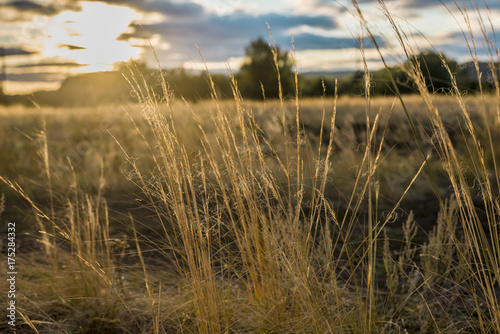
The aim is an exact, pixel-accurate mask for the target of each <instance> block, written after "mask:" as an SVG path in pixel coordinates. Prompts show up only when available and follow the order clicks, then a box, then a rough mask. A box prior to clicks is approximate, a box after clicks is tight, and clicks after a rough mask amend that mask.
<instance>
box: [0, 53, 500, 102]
mask: <svg viewBox="0 0 500 334" xmlns="http://www.w3.org/2000/svg"><path fill="white" fill-rule="evenodd" d="M419 57H421V61H422V63H425V64H426V67H427V68H428V70H429V71H428V72H429V73H430V74H426V76H425V80H426V83H427V84H428V86H429V89H430V90H434V91H436V92H446V91H448V90H449V89H450V87H451V83H450V80H449V75H448V73H447V71H446V70H445V69H444V68H443V66H442V64H441V60H440V58H439V56H437V55H436V54H432V53H422V54H420V55H419ZM448 64H449V66H450V68H451V70H452V71H453V72H454V73H455V75H456V77H457V81H458V83H459V87H460V89H463V90H466V91H469V92H474V91H477V90H478V88H479V85H478V82H477V76H476V69H475V66H474V64H473V63H472V62H469V63H464V64H457V63H456V62H455V61H453V60H448ZM421 66H424V65H421ZM132 68H134V71H135V72H136V74H135V75H136V77H143V78H144V79H141V82H143V80H145V81H146V85H147V86H148V87H149V89H151V90H152V91H153V92H154V93H155V96H156V97H157V98H160V97H161V96H163V92H162V87H161V84H160V82H161V80H160V71H158V70H151V69H148V68H147V67H146V66H145V65H133V66H132ZM390 71H391V73H392V75H393V77H394V78H395V80H396V81H397V82H398V87H399V89H400V91H401V93H403V94H411V93H415V92H417V90H416V89H415V87H413V86H412V84H411V83H410V82H409V81H408V79H407V78H406V74H404V72H403V71H402V70H401V68H400V67H392V68H391V69H390ZM479 71H480V72H481V73H482V76H481V81H482V84H483V89H485V90H486V91H487V90H488V89H491V88H492V87H493V82H492V71H491V68H490V66H489V65H488V64H487V63H485V62H481V63H479ZM423 72H424V73H427V71H426V70H423ZM162 73H163V75H164V77H165V80H166V81H167V82H168V85H169V89H170V91H171V93H173V94H174V95H175V96H177V97H180V96H182V97H184V98H186V99H188V100H195V101H196V100H200V99H207V98H210V97H211V89H210V85H209V84H208V81H209V79H208V75H207V73H204V72H202V73H198V74H196V73H192V72H188V71H186V70H184V69H182V68H178V69H172V70H163V71H162ZM498 74H500V73H498V72H497V75H498ZM124 75H125V76H127V77H130V75H131V74H130V70H129V68H128V67H127V66H126V65H124V66H122V68H120V69H119V70H117V71H109V72H98V73H88V74H80V75H76V76H72V77H69V78H67V79H66V80H65V81H64V82H63V83H62V84H61V87H60V88H59V89H58V90H56V91H39V92H35V93H33V94H30V95H5V94H3V93H2V92H1V91H0V104H27V105H31V104H33V102H34V103H37V104H39V105H51V106H92V105H98V104H106V103H123V102H127V101H133V100H134V99H135V97H134V96H133V95H132V94H131V91H132V88H131V87H130V86H129V84H128V82H127V81H126V80H125V78H124ZM211 77H212V79H213V81H214V83H215V86H216V89H217V90H218V96H219V97H220V98H232V90H231V85H230V80H229V78H228V76H227V75H224V74H212V75H211ZM363 77H364V75H363V72H360V71H356V72H352V71H326V72H303V73H301V74H300V78H299V94H300V96H301V97H314V96H321V95H322V94H323V83H324V85H325V88H326V95H328V96H331V95H333V93H334V91H335V79H336V78H337V79H339V86H338V89H339V94H349V95H359V94H360V93H362V92H363V90H364V78H363ZM372 80H373V81H374V82H375V84H374V85H373V86H372V89H373V92H372V94H373V95H392V94H394V92H393V88H392V84H391V83H390V79H389V76H388V74H387V71H386V70H385V69H381V70H378V71H375V72H373V73H372ZM240 87H243V85H241V82H240Z"/></svg>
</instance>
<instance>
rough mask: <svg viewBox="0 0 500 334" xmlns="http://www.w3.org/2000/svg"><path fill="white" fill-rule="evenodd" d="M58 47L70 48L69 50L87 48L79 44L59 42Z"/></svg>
mask: <svg viewBox="0 0 500 334" xmlns="http://www.w3.org/2000/svg"><path fill="white" fill-rule="evenodd" d="M57 46H58V47H60V48H61V49H68V50H85V49H86V48H84V47H83V46H78V45H71V44H61V43H60V44H58V45H57Z"/></svg>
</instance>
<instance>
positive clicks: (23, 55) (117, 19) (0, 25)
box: [0, 0, 500, 94]
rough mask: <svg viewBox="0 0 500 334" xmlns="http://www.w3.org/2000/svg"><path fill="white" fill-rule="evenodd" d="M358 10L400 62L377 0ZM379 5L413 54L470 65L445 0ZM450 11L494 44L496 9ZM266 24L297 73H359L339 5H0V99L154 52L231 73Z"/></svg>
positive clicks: (376, 62)
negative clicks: (431, 53)
mask: <svg viewBox="0 0 500 334" xmlns="http://www.w3.org/2000/svg"><path fill="white" fill-rule="evenodd" d="M358 2H359V4H360V7H361V9H362V11H363V13H364V15H365V18H366V19H367V21H368V22H369V27H370V30H371V31H372V33H373V34H374V35H375V36H376V39H377V41H378V42H379V44H380V46H381V47H382V48H383V52H384V53H385V54H387V56H388V59H389V61H390V62H391V63H393V64H396V63H398V62H400V61H401V59H402V58H401V56H402V54H403V50H402V49H401V48H400V47H399V45H398V43H397V40H396V39H395V38H394V34H393V33H392V30H391V28H390V26H389V24H388V22H387V19H385V17H384V15H383V13H382V11H381V9H380V6H379V4H378V3H377V1H376V0H359V1H358ZM385 3H386V5H387V7H388V9H389V10H390V11H391V12H392V13H393V15H394V18H395V20H396V23H397V24H398V25H400V26H401V27H402V28H403V29H404V30H405V31H406V32H407V33H408V36H409V38H410V39H411V40H412V43H415V45H417V46H418V48H420V49H421V50H425V49H430V48H431V47H432V48H435V49H436V50H438V51H439V52H443V53H444V54H445V55H446V56H448V57H451V58H454V59H457V60H458V61H460V62H466V61H468V60H469V59H470V56H469V51H468V49H467V46H466V44H465V42H464V37H463V35H462V30H463V29H467V27H466V25H465V23H464V19H463V18H462V14H461V13H460V10H459V8H457V5H456V3H454V1H453V0H441V1H440V0H386V1H385ZM457 3H458V5H459V6H466V7H467V8H469V9H470V8H472V9H473V10H470V11H469V12H468V13H469V15H470V22H471V23H470V24H471V29H472V30H473V31H474V33H475V35H476V36H480V35H482V33H481V25H480V24H479V23H478V19H477V11H479V12H481V15H482V19H483V22H484V25H485V26H486V27H487V29H488V30H487V31H486V34H487V35H488V36H489V37H490V38H491V39H493V40H495V39H496V41H498V42H500V31H499V32H498V36H497V35H496V34H494V33H493V32H492V29H491V28H492V27H493V30H495V29H496V30H498V29H499V28H500V1H498V0H494V1H493V0H490V1H488V2H485V1H484V0H475V1H473V0H467V1H464V0H458V1H457ZM267 24H269V26H270V29H271V33H272V36H273V37H272V38H273V39H274V41H275V43H276V44H277V45H278V46H279V47H280V48H281V49H282V50H285V51H289V50H291V49H292V42H291V41H292V36H293V40H294V43H293V46H294V48H295V59H296V64H297V69H298V71H299V73H305V72H323V73H324V72H340V71H345V70H356V69H361V68H362V67H363V62H362V57H361V52H360V51H359V48H358V44H359V40H360V37H362V35H361V33H362V30H361V28H360V24H359V21H358V20H357V19H356V17H355V15H353V6H352V4H351V3H350V1H348V0H182V1H181V0H107V1H106V0H93V1H79V0H0V57H1V59H0V62H1V63H2V67H3V68H5V69H6V81H5V78H2V80H3V81H4V82H3V90H4V92H5V93H7V94H18V93H23V94H25V93H29V92H32V91H36V90H55V89H57V88H58V87H59V86H60V84H61V82H62V81H63V80H64V79H65V78H67V77H68V76H71V75H77V74H79V73H89V72H98V71H108V70H112V69H113V68H114V66H115V67H116V64H117V63H119V62H123V61H129V60H130V59H133V60H136V61H140V62H146V63H147V64H148V65H149V66H151V67H157V66H158V65H157V60H156V59H155V56H154V53H156V55H157V58H158V61H159V63H160V65H161V67H163V68H174V67H179V66H182V67H184V68H186V69H190V70H202V69H204V68H205V65H204V63H203V60H202V57H203V59H204V60H205V63H206V65H207V66H208V68H209V69H210V70H211V71H214V72H220V71H226V66H228V65H229V66H230V67H231V69H232V70H233V71H234V72H237V70H238V68H239V66H241V64H242V63H243V62H244V61H245V60H246V58H245V47H246V46H247V45H248V44H249V43H250V41H251V40H254V39H256V38H259V37H260V38H263V39H264V40H266V41H268V42H271V37H270V34H269V30H268V27H267ZM364 37H366V35H365V36H364ZM364 41H365V43H364V47H365V57H366V60H367V64H368V66H369V68H370V69H373V70H376V69H378V68H380V66H381V63H380V59H379V57H378V56H377V52H376V50H375V48H374V45H373V44H372V43H370V42H369V41H368V40H366V39H365V40H364ZM499 45H500V43H499ZM478 47H479V48H480V47H481V43H480V42H479V43H478ZM198 49H199V50H198ZM153 50H154V52H153ZM200 52H201V54H202V56H200Z"/></svg>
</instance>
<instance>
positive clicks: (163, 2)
mask: <svg viewBox="0 0 500 334" xmlns="http://www.w3.org/2000/svg"><path fill="white" fill-rule="evenodd" d="M93 1H98V2H104V3H107V4H110V5H122V6H127V7H130V8H133V9H136V10H138V11H141V12H146V13H151V12H154V13H162V14H165V15H168V16H170V17H173V18H176V17H177V18H180V17H193V16H198V15H202V14H204V13H205V9H204V8H203V6H201V5H199V4H197V3H194V2H190V1H185V2H172V1H170V0H153V1H144V0H142V1H136V0H93Z"/></svg>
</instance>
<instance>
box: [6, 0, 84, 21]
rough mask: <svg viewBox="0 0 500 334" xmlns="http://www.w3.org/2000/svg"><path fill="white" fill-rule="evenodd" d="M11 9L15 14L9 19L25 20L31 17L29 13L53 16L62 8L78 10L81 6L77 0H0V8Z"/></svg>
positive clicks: (62, 9)
mask: <svg viewBox="0 0 500 334" xmlns="http://www.w3.org/2000/svg"><path fill="white" fill-rule="evenodd" d="M2 9H11V10H13V11H14V12H15V13H16V15H15V16H14V17H9V19H8V20H9V21H26V20H30V19H31V15H33V14H38V15H45V16H54V15H57V14H59V13H60V12H62V11H64V10H72V11H79V10H81V7H80V5H79V1H77V0H66V1H64V0H59V1H55V0H54V1H43V2H37V1H30V0H13V1H12V0H7V1H0V10H2Z"/></svg>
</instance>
